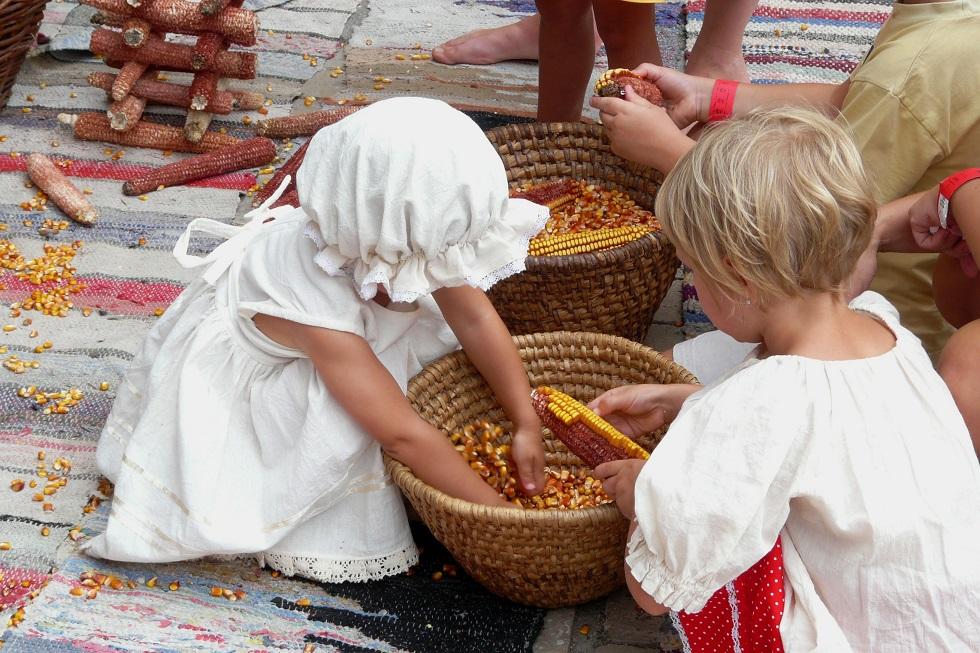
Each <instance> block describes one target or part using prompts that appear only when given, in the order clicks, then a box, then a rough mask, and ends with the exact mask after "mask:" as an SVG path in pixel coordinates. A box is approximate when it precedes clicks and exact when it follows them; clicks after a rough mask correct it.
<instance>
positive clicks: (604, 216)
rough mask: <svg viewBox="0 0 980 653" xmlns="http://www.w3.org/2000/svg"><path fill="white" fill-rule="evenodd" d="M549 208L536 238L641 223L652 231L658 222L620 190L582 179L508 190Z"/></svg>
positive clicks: (655, 229)
mask: <svg viewBox="0 0 980 653" xmlns="http://www.w3.org/2000/svg"><path fill="white" fill-rule="evenodd" d="M511 197H522V198H525V199H529V200H531V201H533V202H537V203H539V204H544V205H545V206H547V207H548V208H550V209H551V216H550V217H549V219H548V223H547V224H546V225H545V228H544V229H543V230H542V231H541V233H540V234H538V236H537V238H546V237H549V236H556V235H560V234H567V233H577V232H583V231H595V230H598V229H614V228H618V227H627V226H631V225H643V226H646V227H649V228H650V229H651V230H652V231H659V230H660V223H659V222H657V219H656V218H655V217H654V215H653V214H652V213H650V212H649V211H647V210H645V209H643V208H641V207H639V206H638V205H637V204H636V201H635V200H633V198H631V197H630V196H629V195H628V194H626V193H625V192H623V191H620V190H613V189H605V188H602V187H601V186H597V185H595V184H590V183H588V182H586V181H583V180H577V181H576V180H570V179H566V180H559V181H555V182H547V183H544V184H539V185H536V186H524V187H521V188H517V189H513V190H511Z"/></svg>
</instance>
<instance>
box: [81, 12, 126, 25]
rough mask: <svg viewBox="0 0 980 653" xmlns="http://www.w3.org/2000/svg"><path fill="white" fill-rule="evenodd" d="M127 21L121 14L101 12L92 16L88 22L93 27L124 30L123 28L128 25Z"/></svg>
mask: <svg viewBox="0 0 980 653" xmlns="http://www.w3.org/2000/svg"><path fill="white" fill-rule="evenodd" d="M126 20H127V17H126V16H123V15H121V14H114V13H112V12H111V11H100V12H99V13H97V14H92V17H91V18H89V19H88V22H90V23H92V24H93V25H100V26H103V27H116V28H118V29H122V26H123V25H124V24H125V23H126Z"/></svg>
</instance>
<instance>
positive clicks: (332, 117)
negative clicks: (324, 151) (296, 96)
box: [255, 107, 361, 138]
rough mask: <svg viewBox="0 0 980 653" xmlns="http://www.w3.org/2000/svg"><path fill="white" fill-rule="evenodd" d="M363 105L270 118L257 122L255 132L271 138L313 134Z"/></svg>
mask: <svg viewBox="0 0 980 653" xmlns="http://www.w3.org/2000/svg"><path fill="white" fill-rule="evenodd" d="M359 109H361V107H344V108H342V109H332V110H330V111H310V112H307V113H298V114H296V115H293V116H283V117H281V118H268V119H266V120H259V121H258V122H257V123H255V133H256V134H258V135H260V136H268V137H269V138H292V137H293V136H312V135H313V134H315V133H317V132H318V131H320V130H321V129H322V128H324V127H326V126H327V125H332V124H334V123H335V122H337V121H339V120H341V119H343V118H346V117H347V116H349V115H351V114H352V113H354V112H355V111H358V110H359Z"/></svg>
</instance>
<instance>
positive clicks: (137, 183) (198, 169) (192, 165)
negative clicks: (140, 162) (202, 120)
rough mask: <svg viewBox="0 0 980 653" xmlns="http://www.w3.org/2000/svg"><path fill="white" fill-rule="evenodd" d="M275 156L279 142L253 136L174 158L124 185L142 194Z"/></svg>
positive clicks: (129, 191)
mask: <svg viewBox="0 0 980 653" xmlns="http://www.w3.org/2000/svg"><path fill="white" fill-rule="evenodd" d="M275 156H276V144H275V143H274V142H272V141H270V140H269V139H268V138H261V137H258V138H250V139H248V140H245V141H240V142H239V143H236V144H235V145H230V146H228V147H224V148H221V149H218V150H214V151H212V152H208V153H206V154H201V155H198V156H193V157H190V158H189V159H184V160H183V161H175V162H174V163H170V164H168V165H165V166H163V167H160V168H157V169H156V170H151V171H150V172H147V173H144V174H142V175H140V176H139V177H136V178H134V179H130V180H129V181H127V182H126V183H125V184H124V185H123V193H125V194H126V195H142V194H144V193H149V192H152V191H154V190H157V189H158V188H159V187H160V186H164V187H169V186H178V185H180V184H186V183H187V182H190V181H196V180H198V179H206V178H208V177H213V176H215V175H220V174H224V173H226V172H234V171H235V170H241V169H242V168H252V167H255V166H261V165H265V164H266V163H268V162H270V161H272V159H274V158H275Z"/></svg>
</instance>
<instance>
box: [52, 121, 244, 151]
mask: <svg viewBox="0 0 980 653" xmlns="http://www.w3.org/2000/svg"><path fill="white" fill-rule="evenodd" d="M58 120H59V121H60V122H63V123H65V124H68V125H72V127H73V132H74V134H75V138H80V139H81V140H84V141H105V142H106V143H114V144H116V145H129V146H133V147H149V148H155V149H158V150H173V151H175V152H210V151H212V150H217V149H221V148H222V147H227V146H229V145H234V144H235V143H238V142H240V141H239V139H237V138H235V137H234V136H228V135H227V134H221V133H219V132H208V133H206V134H205V135H204V138H202V139H201V142H200V143H191V142H190V141H188V140H187V139H186V138H184V132H183V130H181V129H179V128H177V127H171V126H170V125H161V124H159V123H155V122H147V121H145V120H141V121H140V122H138V123H136V124H135V125H133V127H132V128H131V129H129V130H128V131H124V132H120V131H116V130H114V129H112V128H111V127H110V126H109V119H108V118H106V117H105V115H104V114H101V113H82V114H78V115H72V114H65V113H62V114H59V115H58Z"/></svg>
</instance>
